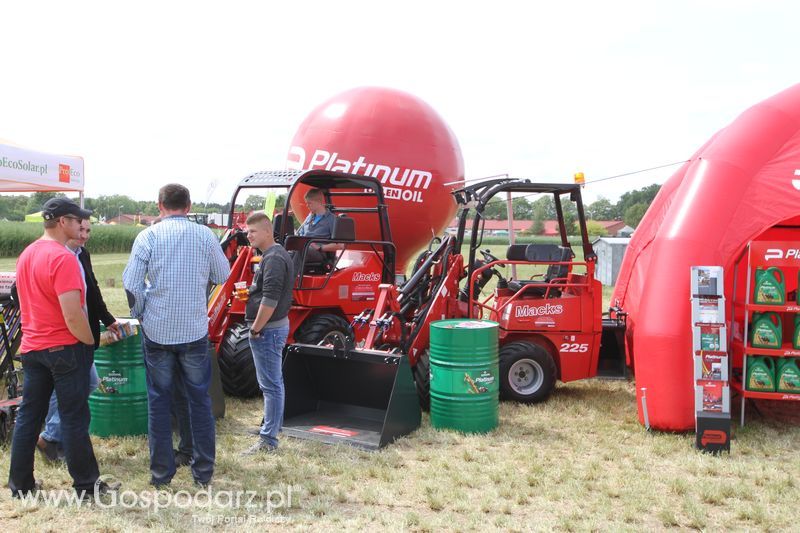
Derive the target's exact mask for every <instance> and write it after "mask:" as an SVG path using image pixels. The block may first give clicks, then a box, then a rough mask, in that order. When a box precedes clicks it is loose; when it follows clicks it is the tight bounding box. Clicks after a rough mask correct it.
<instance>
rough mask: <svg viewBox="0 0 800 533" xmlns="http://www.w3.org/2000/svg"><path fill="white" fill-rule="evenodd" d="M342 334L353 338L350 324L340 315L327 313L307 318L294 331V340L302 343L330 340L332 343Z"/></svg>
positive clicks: (326, 342)
mask: <svg viewBox="0 0 800 533" xmlns="http://www.w3.org/2000/svg"><path fill="white" fill-rule="evenodd" d="M331 334H333V336H332V335H331ZM342 336H346V337H349V338H350V339H352V338H353V329H352V328H351V327H350V324H348V323H347V321H346V320H345V319H344V318H342V317H340V316H339V315H333V314H327V313H326V314H319V315H312V316H310V317H308V318H307V319H305V320H304V321H303V323H302V324H300V327H298V328H297V331H295V332H294V341H295V342H297V343H300V344H319V343H321V342H323V341H324V343H325V344H329V342H328V341H329V340H330V341H331V342H330V344H336V343H337V341H338V342H340V339H341V337H342Z"/></svg>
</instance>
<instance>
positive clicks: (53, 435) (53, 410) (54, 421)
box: [39, 363, 100, 443]
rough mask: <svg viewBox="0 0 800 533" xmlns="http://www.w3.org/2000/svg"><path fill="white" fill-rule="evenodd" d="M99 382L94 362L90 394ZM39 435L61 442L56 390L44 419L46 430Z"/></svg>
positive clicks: (91, 372)
mask: <svg viewBox="0 0 800 533" xmlns="http://www.w3.org/2000/svg"><path fill="white" fill-rule="evenodd" d="M99 383H100V377H99V376H98V375H97V367H96V366H94V363H92V367H91V368H90V369H89V395H91V394H92V392H94V390H95V389H96V388H97V385H98V384H99ZM39 436H40V437H42V438H43V439H44V440H47V441H50V442H58V443H60V442H61V415H60V414H59V413H58V399H57V398H56V392H55V391H53V394H51V395H50V408H49V409H48V410H47V418H45V421H44V431H42V433H41V435H39Z"/></svg>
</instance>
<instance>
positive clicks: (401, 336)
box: [284, 179, 625, 449]
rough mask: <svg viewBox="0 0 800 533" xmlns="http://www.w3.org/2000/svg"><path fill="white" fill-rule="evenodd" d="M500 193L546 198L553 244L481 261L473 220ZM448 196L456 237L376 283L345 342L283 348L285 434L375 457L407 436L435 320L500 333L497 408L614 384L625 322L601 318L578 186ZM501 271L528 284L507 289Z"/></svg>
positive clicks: (501, 184)
mask: <svg viewBox="0 0 800 533" xmlns="http://www.w3.org/2000/svg"><path fill="white" fill-rule="evenodd" d="M500 193H524V194H547V195H551V196H552V197H553V199H554V201H555V210H556V215H557V218H558V222H559V231H560V234H559V237H560V239H559V241H560V242H559V243H553V244H519V245H517V244H514V245H511V246H509V247H508V249H507V252H506V257H505V258H504V259H501V258H498V257H496V256H495V255H493V254H492V253H491V251H490V250H488V249H481V247H482V244H483V233H484V232H483V230H484V216H483V212H484V209H485V208H486V206H487V204H488V203H489V202H490V201H491V200H492V199H493V198H494V197H495V196H497V195H498V194H500ZM453 196H454V198H455V200H456V202H457V203H458V205H459V206H460V211H459V215H458V230H457V232H456V234H455V235H444V236H443V237H441V238H435V239H433V241H432V242H431V245H430V246H429V247H428V249H427V250H425V251H424V252H423V253H421V254H420V255H419V257H418V258H417V260H416V262H415V264H414V268H413V271H412V274H411V276H410V278H409V279H408V280H407V281H404V282H402V283H399V284H397V283H386V282H382V283H380V285H379V286H378V293H377V297H376V299H375V301H374V305H372V306H370V307H369V308H367V309H364V310H363V311H362V312H360V313H359V314H357V315H356V316H354V317H353V319H352V323H351V326H352V331H353V334H352V335H349V336H344V337H339V338H337V339H335V341H332V342H327V341H322V342H314V343H308V342H302V340H298V339H295V342H294V343H293V344H291V345H288V346H287V349H286V355H285V360H284V380H285V386H286V404H285V414H284V432H285V433H286V434H288V435H291V436H295V437H300V438H308V439H314V440H321V441H324V442H343V441H344V442H348V443H350V444H354V445H357V446H361V447H365V448H371V449H374V448H380V447H381V446H383V445H385V444H386V443H388V442H391V440H393V439H394V438H396V437H398V436H400V435H403V434H406V433H409V432H410V431H413V429H415V428H416V427H417V426H416V425H415V424H417V425H418V423H419V407H418V406H417V405H416V403H415V402H416V401H417V400H418V401H419V404H420V406H421V407H422V408H423V409H424V408H426V407H428V405H429V386H430V382H429V380H430V372H429V327H430V323H431V322H432V321H434V320H440V319H445V318H464V319H481V318H485V319H489V320H493V321H496V322H497V323H498V324H499V339H500V352H499V359H500V361H499V367H500V376H499V379H500V391H501V397H502V398H504V399H507V400H514V401H518V402H523V403H533V402H540V401H543V400H545V399H546V398H547V397H548V396H549V395H550V394H551V392H552V391H553V389H554V387H555V383H556V380H557V379H560V380H561V381H563V382H569V381H574V380H578V379H584V378H589V377H593V376H596V375H598V372H599V373H602V374H605V375H614V374H616V375H622V374H624V372H625V363H624V361H625V358H624V343H623V336H624V328H625V315H624V313H623V312H622V311H621V310H619V309H614V310H613V311H612V316H610V317H609V318H608V319H603V318H602V312H601V305H602V286H601V284H600V282H599V281H597V280H595V279H594V270H595V263H596V256H595V254H594V251H593V249H592V246H591V243H590V242H589V240H588V234H587V230H586V221H585V216H584V212H583V204H582V201H581V190H580V186H578V185H568V184H540V183H532V182H530V181H528V180H514V179H495V180H488V181H483V182H480V183H477V184H474V185H470V186H467V187H463V188H460V189H458V190H456V191H453ZM562 200H564V201H571V202H573V203H574V204H575V207H576V209H577V214H578V221H577V224H578V229H579V234H580V241H579V247H580V252H581V253H582V256H583V257H582V260H581V261H577V260H576V256H575V253H574V251H573V249H572V246H571V244H570V241H569V239H568V237H567V228H566V225H565V222H564V219H565V217H564V211H563V209H562V203H561V202H562ZM468 225H470V227H469V228H468ZM463 244H467V245H468V247H467V248H466V250H464V251H462V245H463ZM509 267H511V268H509ZM507 269H508V270H512V272H514V271H519V272H520V273H522V272H527V274H526V275H520V276H514V275H513V274H512V275H510V276H508V277H506V276H504V275H503V273H502V272H501V271H502V270H507ZM493 278H496V282H495V284H494V287H493V288H491V285H490V282H491V281H492V280H493ZM490 288H491V290H490ZM329 341H331V339H329ZM601 345H602V349H601ZM412 377H413V385H412ZM414 389H416V394H414Z"/></svg>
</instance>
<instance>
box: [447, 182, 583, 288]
mask: <svg viewBox="0 0 800 533" xmlns="http://www.w3.org/2000/svg"><path fill="white" fill-rule="evenodd" d="M501 192H509V193H514V192H518V193H528V194H552V195H553V201H554V203H555V208H556V217H557V218H558V227H559V234H560V235H559V236H560V237H561V245H562V246H564V247H568V248H571V246H570V243H569V239H568V237H567V228H566V226H565V224H564V212H563V209H562V207H561V197H562V196H564V195H567V194H568V195H569V200H570V201H572V202H575V205H576V207H577V211H578V226H579V229H580V237H581V245H582V247H583V257H584V260H585V261H587V262H594V261H596V260H597V256H596V255H595V253H594V248H592V244H591V243H590V242H589V235H588V232H587V229H586V217H585V213H584V210H583V201H582V199H581V186H580V185H578V184H569V183H535V182H532V181H531V180H528V179H524V180H521V179H511V178H497V179H491V180H486V181H482V182H478V183H474V184H472V185H469V186H467V187H463V188H461V189H456V190H454V191H453V192H452V194H453V196H454V197H455V200H456V203H457V204H458V205H460V206H461V210H460V212H459V215H458V231H457V233H456V239H457V240H456V245H457V248H459V249H460V248H461V245H462V244H463V243H464V234H465V232H466V226H467V216H468V215H469V214H470V211H471V210H473V209H474V216H473V219H472V234H471V235H470V247H469V261H468V263H467V269H468V273H467V279H468V280H470V279H472V275H473V273H474V272H475V252H476V251H477V249H478V248H479V246H480V244H481V241H482V239H483V231H482V226H481V221H482V220H483V211H484V209H485V208H486V205H487V204H488V203H489V201H491V200H492V198H494V197H495V196H496V195H497V194H499V193H501ZM466 289H467V294H468V295H469V298H470V300H472V298H473V296H472V285H471V284H469V285H468V286H467V288H466Z"/></svg>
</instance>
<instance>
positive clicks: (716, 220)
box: [612, 84, 800, 431]
mask: <svg viewBox="0 0 800 533" xmlns="http://www.w3.org/2000/svg"><path fill="white" fill-rule="evenodd" d="M752 240H782V241H798V243H800V84H798V85H795V86H793V87H790V88H789V89H787V90H785V91H783V92H781V93H779V94H777V95H775V96H773V97H771V98H769V99H767V100H765V101H763V102H761V103H759V104H757V105H755V106H753V107H751V108H750V109H748V110H747V111H745V112H744V113H742V114H741V115H740V116H739V117H738V118H737V119H736V120H734V121H733V123H731V124H730V125H729V126H728V127H726V128H724V129H723V130H721V131H719V132H717V133H716V134H715V135H714V136H713V137H712V138H711V139H710V140H709V141H708V142H706V143H705V145H703V146H702V147H701V148H700V149H699V150H698V151H697V153H695V154H694V156H692V158H691V160H690V161H689V162H687V163H685V164H684V165H683V166H682V167H681V168H680V169H679V170H678V171H677V172H676V173H675V174H674V175H673V176H672V177H671V178H670V179H669V180H668V181H667V182H666V183H665V184H664V186H663V187H662V188H661V191H660V192H659V194H658V196H657V197H656V199H655V201H654V202H653V204H652V205H651V206H650V209H649V210H648V211H647V213H646V214H645V217H644V219H642V222H641V224H640V225H639V227H638V228H637V229H636V232H635V234H634V237H633V239H632V240H631V243H630V245H629V246H628V250H627V253H626V256H625V259H624V261H623V263H622V267H621V270H620V274H619V278H618V280H617V285H616V288H615V291H614V296H613V299H612V301H615V300H618V301H619V303H620V304H622V306H623V307H624V309H625V310H626V311H627V312H628V313H629V321H628V331H627V345H628V353H629V354H630V357H631V360H630V361H629V362H630V363H632V364H633V366H634V372H635V375H636V389H637V404H638V408H639V420H640V422H642V423H643V422H644V418H643V412H642V402H641V391H642V389H643V388H646V391H647V392H646V394H647V402H646V403H647V412H648V417H649V422H650V425H651V426H652V427H653V428H655V429H660V430H677V431H680V430H689V429H692V428H693V427H694V391H693V388H692V385H693V383H692V358H691V349H692V339H691V328H690V322H691V319H690V314H691V310H690V302H689V296H690V294H689V292H690V288H689V268H690V266H692V265H721V266H723V267H724V268H725V296H726V298H727V316H728V319H729V321H730V316H731V305H730V304H731V303H732V302H733V301H734V300H736V299H739V300H741V299H743V297H744V291H743V290H741V287H743V286H744V283H743V282H742V283H739V284H738V285H737V293H738V294H737V295H736V297H734V294H733V279H734V270H735V265H736V264H737V260H739V259H740V258H741V256H742V254H743V251H744V250H745V248H746V246H747V243H748V242H749V241H752ZM744 263H745V262H744V261H741V262H739V263H738V270H739V273H738V279H739V280H744V277H745V275H746V274H745V272H746V270H745V268H746V267H745V266H744ZM796 288H797V280H796V279H795V280H787V287H786V290H787V291H789V290H792V289H796ZM728 326H731V324H730V323H729V324H728Z"/></svg>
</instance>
